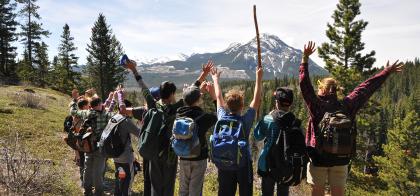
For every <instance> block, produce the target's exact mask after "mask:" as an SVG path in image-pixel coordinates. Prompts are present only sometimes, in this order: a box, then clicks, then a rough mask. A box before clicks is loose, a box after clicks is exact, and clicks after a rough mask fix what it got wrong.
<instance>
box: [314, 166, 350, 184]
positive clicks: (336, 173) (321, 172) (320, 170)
mask: <svg viewBox="0 0 420 196" xmlns="http://www.w3.org/2000/svg"><path fill="white" fill-rule="evenodd" d="M347 175H348V165H341V166H333V167H316V166H314V165H313V164H312V163H311V162H309V163H308V172H307V182H308V183H309V184H312V185H316V186H325V183H326V181H327V179H328V184H329V185H330V186H338V187H345V185H346V181H347Z"/></svg>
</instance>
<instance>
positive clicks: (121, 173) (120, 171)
mask: <svg viewBox="0 0 420 196" xmlns="http://www.w3.org/2000/svg"><path fill="white" fill-rule="evenodd" d="M125 176H126V174H125V171H124V169H123V168H122V167H118V178H119V179H120V180H123V179H125Z"/></svg>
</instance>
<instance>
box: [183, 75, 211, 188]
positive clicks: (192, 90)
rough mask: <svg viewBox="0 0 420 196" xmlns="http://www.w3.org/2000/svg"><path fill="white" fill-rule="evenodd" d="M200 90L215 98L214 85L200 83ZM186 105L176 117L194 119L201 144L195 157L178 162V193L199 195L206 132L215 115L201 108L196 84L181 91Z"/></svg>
mask: <svg viewBox="0 0 420 196" xmlns="http://www.w3.org/2000/svg"><path fill="white" fill-rule="evenodd" d="M201 89H203V90H202V91H204V89H206V91H208V92H209V94H210V95H211V97H212V98H213V100H216V96H215V93H214V87H213V86H212V85H211V84H209V83H203V84H202V85H201ZM183 98H184V103H185V105H186V106H184V107H181V108H179V109H178V111H177V114H176V115H177V117H188V118H192V119H195V122H196V123H197V125H198V138H199V141H200V145H201V153H200V155H199V156H198V157H195V158H183V157H181V158H180V164H179V184H180V188H179V195H181V196H184V195H185V196H189V195H194V196H195V195H197V196H199V195H201V192H202V189H203V182H204V173H205V171H206V167H207V158H208V147H207V139H206V133H207V132H208V131H209V130H210V128H211V127H212V126H213V125H214V124H215V123H216V121H217V116H216V115H215V114H213V113H206V112H204V111H203V109H201V107H200V105H201V103H202V93H201V90H200V89H199V88H198V87H197V86H194V85H192V86H189V87H187V88H186V89H185V90H184V92H183Z"/></svg>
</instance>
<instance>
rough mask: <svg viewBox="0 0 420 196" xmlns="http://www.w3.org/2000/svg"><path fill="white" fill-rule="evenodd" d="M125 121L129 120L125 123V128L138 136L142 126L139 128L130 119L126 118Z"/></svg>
mask: <svg viewBox="0 0 420 196" xmlns="http://www.w3.org/2000/svg"><path fill="white" fill-rule="evenodd" d="M125 121H127V122H126V123H125V126H126V127H125V128H126V129H127V130H128V132H129V133H131V134H132V135H134V136H136V137H139V135H140V128H138V127H137V126H136V125H135V124H134V123H133V122H132V121H131V120H130V119H125Z"/></svg>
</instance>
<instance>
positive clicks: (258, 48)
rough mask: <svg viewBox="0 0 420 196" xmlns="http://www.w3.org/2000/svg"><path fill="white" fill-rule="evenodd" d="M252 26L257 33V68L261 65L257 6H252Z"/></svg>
mask: <svg viewBox="0 0 420 196" xmlns="http://www.w3.org/2000/svg"><path fill="white" fill-rule="evenodd" d="M254 24H255V31H256V33H257V50H258V65H257V66H258V67H262V64H261V46H260V32H259V31H258V21H257V6H256V5H254Z"/></svg>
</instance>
